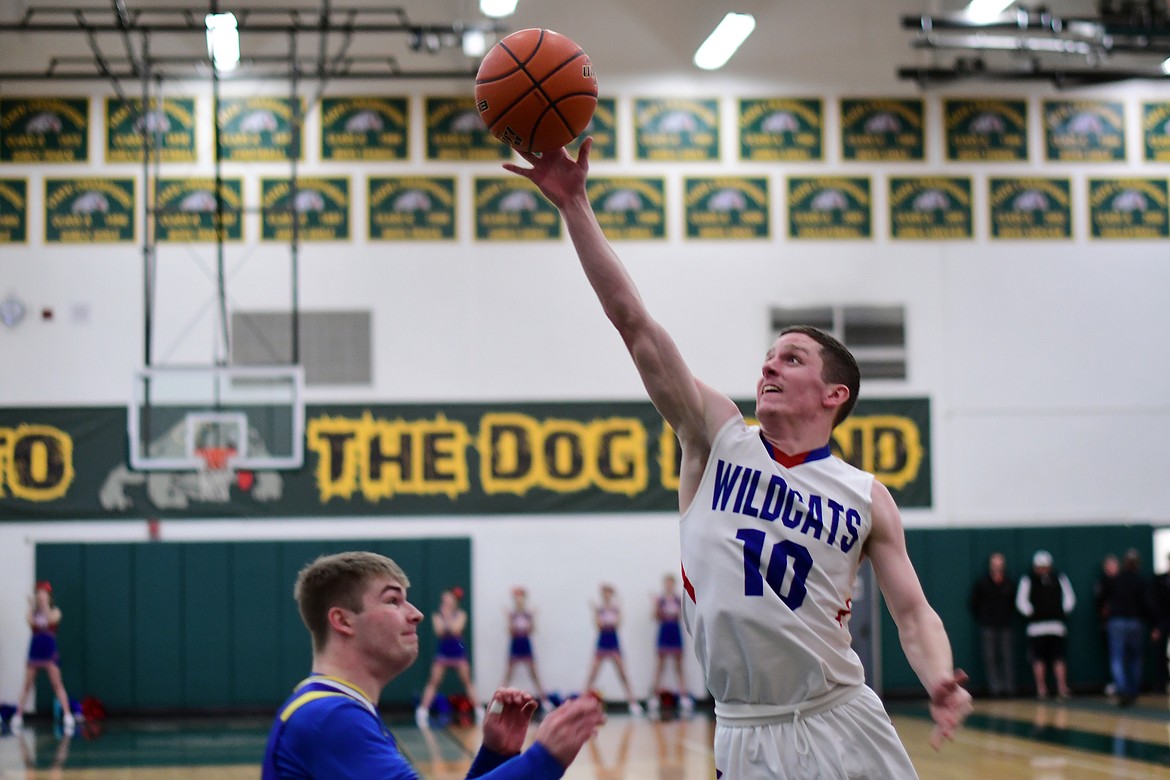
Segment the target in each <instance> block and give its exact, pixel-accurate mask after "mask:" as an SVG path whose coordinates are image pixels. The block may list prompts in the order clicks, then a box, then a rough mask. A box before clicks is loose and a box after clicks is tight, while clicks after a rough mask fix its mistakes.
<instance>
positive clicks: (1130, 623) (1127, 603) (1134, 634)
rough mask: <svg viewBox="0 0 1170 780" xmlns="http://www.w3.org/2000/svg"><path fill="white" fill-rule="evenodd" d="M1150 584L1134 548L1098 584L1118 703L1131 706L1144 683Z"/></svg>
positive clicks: (1111, 671)
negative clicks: (1144, 640) (1143, 673)
mask: <svg viewBox="0 0 1170 780" xmlns="http://www.w3.org/2000/svg"><path fill="white" fill-rule="evenodd" d="M1148 593H1149V590H1148V587H1147V585H1146V581H1145V579H1144V578H1143V577H1142V575H1141V556H1140V555H1139V554H1138V551H1137V550H1134V549H1130V550H1128V551H1127V552H1126V553H1125V559H1124V561H1123V562H1122V564H1121V566H1120V569H1119V570H1118V571H1117V572H1116V573H1114V574H1112V575H1109V574H1106V575H1105V576H1103V577H1102V578H1101V580H1100V582H1099V583H1098V586H1097V594H1096V595H1097V599H1096V600H1097V607H1098V610H1099V614H1100V615H1101V616H1102V617H1103V618H1104V620H1105V633H1106V637H1107V639H1108V643H1109V671H1110V674H1111V675H1112V677H1113V685H1114V689H1115V690H1116V692H1117V703H1118V704H1119V705H1120V706H1122V707H1128V706H1129V705H1130V704H1133V702H1134V700H1135V699H1137V696H1138V693H1139V692H1140V691H1141V683H1142V638H1143V635H1144V634H1145V627H1144V621H1145V620H1146V619H1147V617H1148V616H1149V612H1150V610H1149V605H1148V601H1147V599H1148Z"/></svg>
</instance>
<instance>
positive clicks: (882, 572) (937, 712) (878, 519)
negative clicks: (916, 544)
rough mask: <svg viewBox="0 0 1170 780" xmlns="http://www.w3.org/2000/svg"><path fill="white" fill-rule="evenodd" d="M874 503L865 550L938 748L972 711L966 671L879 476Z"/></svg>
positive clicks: (899, 517)
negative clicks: (924, 696) (925, 702)
mask: <svg viewBox="0 0 1170 780" xmlns="http://www.w3.org/2000/svg"><path fill="white" fill-rule="evenodd" d="M872 503H873V511H872V517H873V528H872V529H871V531H870V535H869V540H868V541H867V542H866V552H867V554H868V555H869V558H870V561H871V562H872V563H873V571H874V575H875V576H876V577H877V581H878V587H880V588H881V590H882V596H883V597H885V600H886V604H887V606H889V609H890V615H891V616H892V617H893V618H894V623H896V624H897V626H898V638H899V640H900V641H901V643H902V651H903V652H905V653H906V660H907V661H909V662H910V667H911V668H912V669H914V673H915V674H917V675H918V679H919V680H920V681H922V685H923V687H925V688H926V691H927V693H929V694H930V714H931V717H932V718H933V719H934V724H935V725H934V731H933V732H932V733H931V737H930V744H931V745H932V746H933V747H934V748H935V749H936V750H937V749H938V748H940V747H941V746H942V743H943V742H944V741H946V740H950V739H952V738H953V737H954V734H955V731H957V730H958V728H959V727H960V726H961V725H962V724H963V721H964V720H965V719H966V717H967V715H969V714H970V713H971V694H970V693H968V692H967V690H966V689H965V688H964V687H963V684H964V683H965V682H966V681H967V675H966V674H965V673H964V672H962V671H961V670H958V669H955V667H954V657H953V655H952V653H951V643H950V640H949V639H948V638H947V632H946V629H945V628H944V627H943V622H942V619H941V618H939V616H938V613H937V612H935V611H934V608H933V607H931V606H930V604H929V603H928V602H927V600H926V594H924V593H923V592H922V583H920V582H919V581H918V574H917V573H916V572H915V571H914V565H913V564H912V563H911V562H910V556H909V555H908V554H907V552H906V534H905V531H904V530H903V528H902V517H901V515H900V514H899V512H898V507H897V505H896V504H895V503H894V499H893V496H891V495H890V491H889V490H887V489H886V487H885V485H883V484H881V483H880V482H878V481H877V480H874V483H873V491H872Z"/></svg>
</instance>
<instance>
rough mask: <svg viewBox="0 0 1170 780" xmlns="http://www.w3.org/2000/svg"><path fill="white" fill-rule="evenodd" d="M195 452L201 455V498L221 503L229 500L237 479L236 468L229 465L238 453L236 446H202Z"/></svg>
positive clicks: (199, 474) (199, 473) (199, 472)
mask: <svg viewBox="0 0 1170 780" xmlns="http://www.w3.org/2000/svg"><path fill="white" fill-rule="evenodd" d="M195 454H196V455H198V456H199V471H198V478H199V498H200V499H201V500H203V501H215V502H219V503H223V502H225V501H228V500H229V499H230V498H231V492H232V482H233V480H234V479H235V469H233V468H231V467H230V465H229V463H230V461H231V458H232V456H233V455H235V454H236V449H235V447H200V448H199V449H197V450H195Z"/></svg>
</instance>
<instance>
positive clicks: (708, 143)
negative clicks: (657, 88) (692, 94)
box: [634, 98, 719, 162]
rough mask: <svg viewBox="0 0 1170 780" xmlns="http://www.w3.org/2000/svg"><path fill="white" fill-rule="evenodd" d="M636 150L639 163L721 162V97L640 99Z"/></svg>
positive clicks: (635, 140)
mask: <svg viewBox="0 0 1170 780" xmlns="http://www.w3.org/2000/svg"><path fill="white" fill-rule="evenodd" d="M634 148H635V157H636V158H637V159H639V160H654V161H657V162H693V161H707V160H712V161H713V160H718V159H719V100H718V98H637V99H636V100H635V101H634Z"/></svg>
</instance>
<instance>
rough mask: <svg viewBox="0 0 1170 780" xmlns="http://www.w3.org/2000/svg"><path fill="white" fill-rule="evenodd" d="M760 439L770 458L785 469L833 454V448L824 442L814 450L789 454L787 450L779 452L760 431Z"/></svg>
mask: <svg viewBox="0 0 1170 780" xmlns="http://www.w3.org/2000/svg"><path fill="white" fill-rule="evenodd" d="M760 441H762V442H763V443H764V447H765V448H766V449H767V450H768V454H769V455H770V456H771V457H772V460H774V461H776V462H777V463H779V464H780V465H781V466H783V467H784V468H786V469H790V468H792V467H793V466H799V465H800V464H802V463H811V462H812V461H814V460H821V459H822V458H827V457H829V456H830V455H832V454H833V449H832V448H831V447H830V446H829V445H828V444H826V445H825V446H824V447H817V448H816V449H815V450H809V451H808V452H800V453H797V454H796V455H789V454H788V453H787V452H781V451H780V450H779V449H777V448H776V447H773V446H772V443H771V442H770V441H768V440H767V439H765V438H764V434H763V433H762V432H761V433H760Z"/></svg>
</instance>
